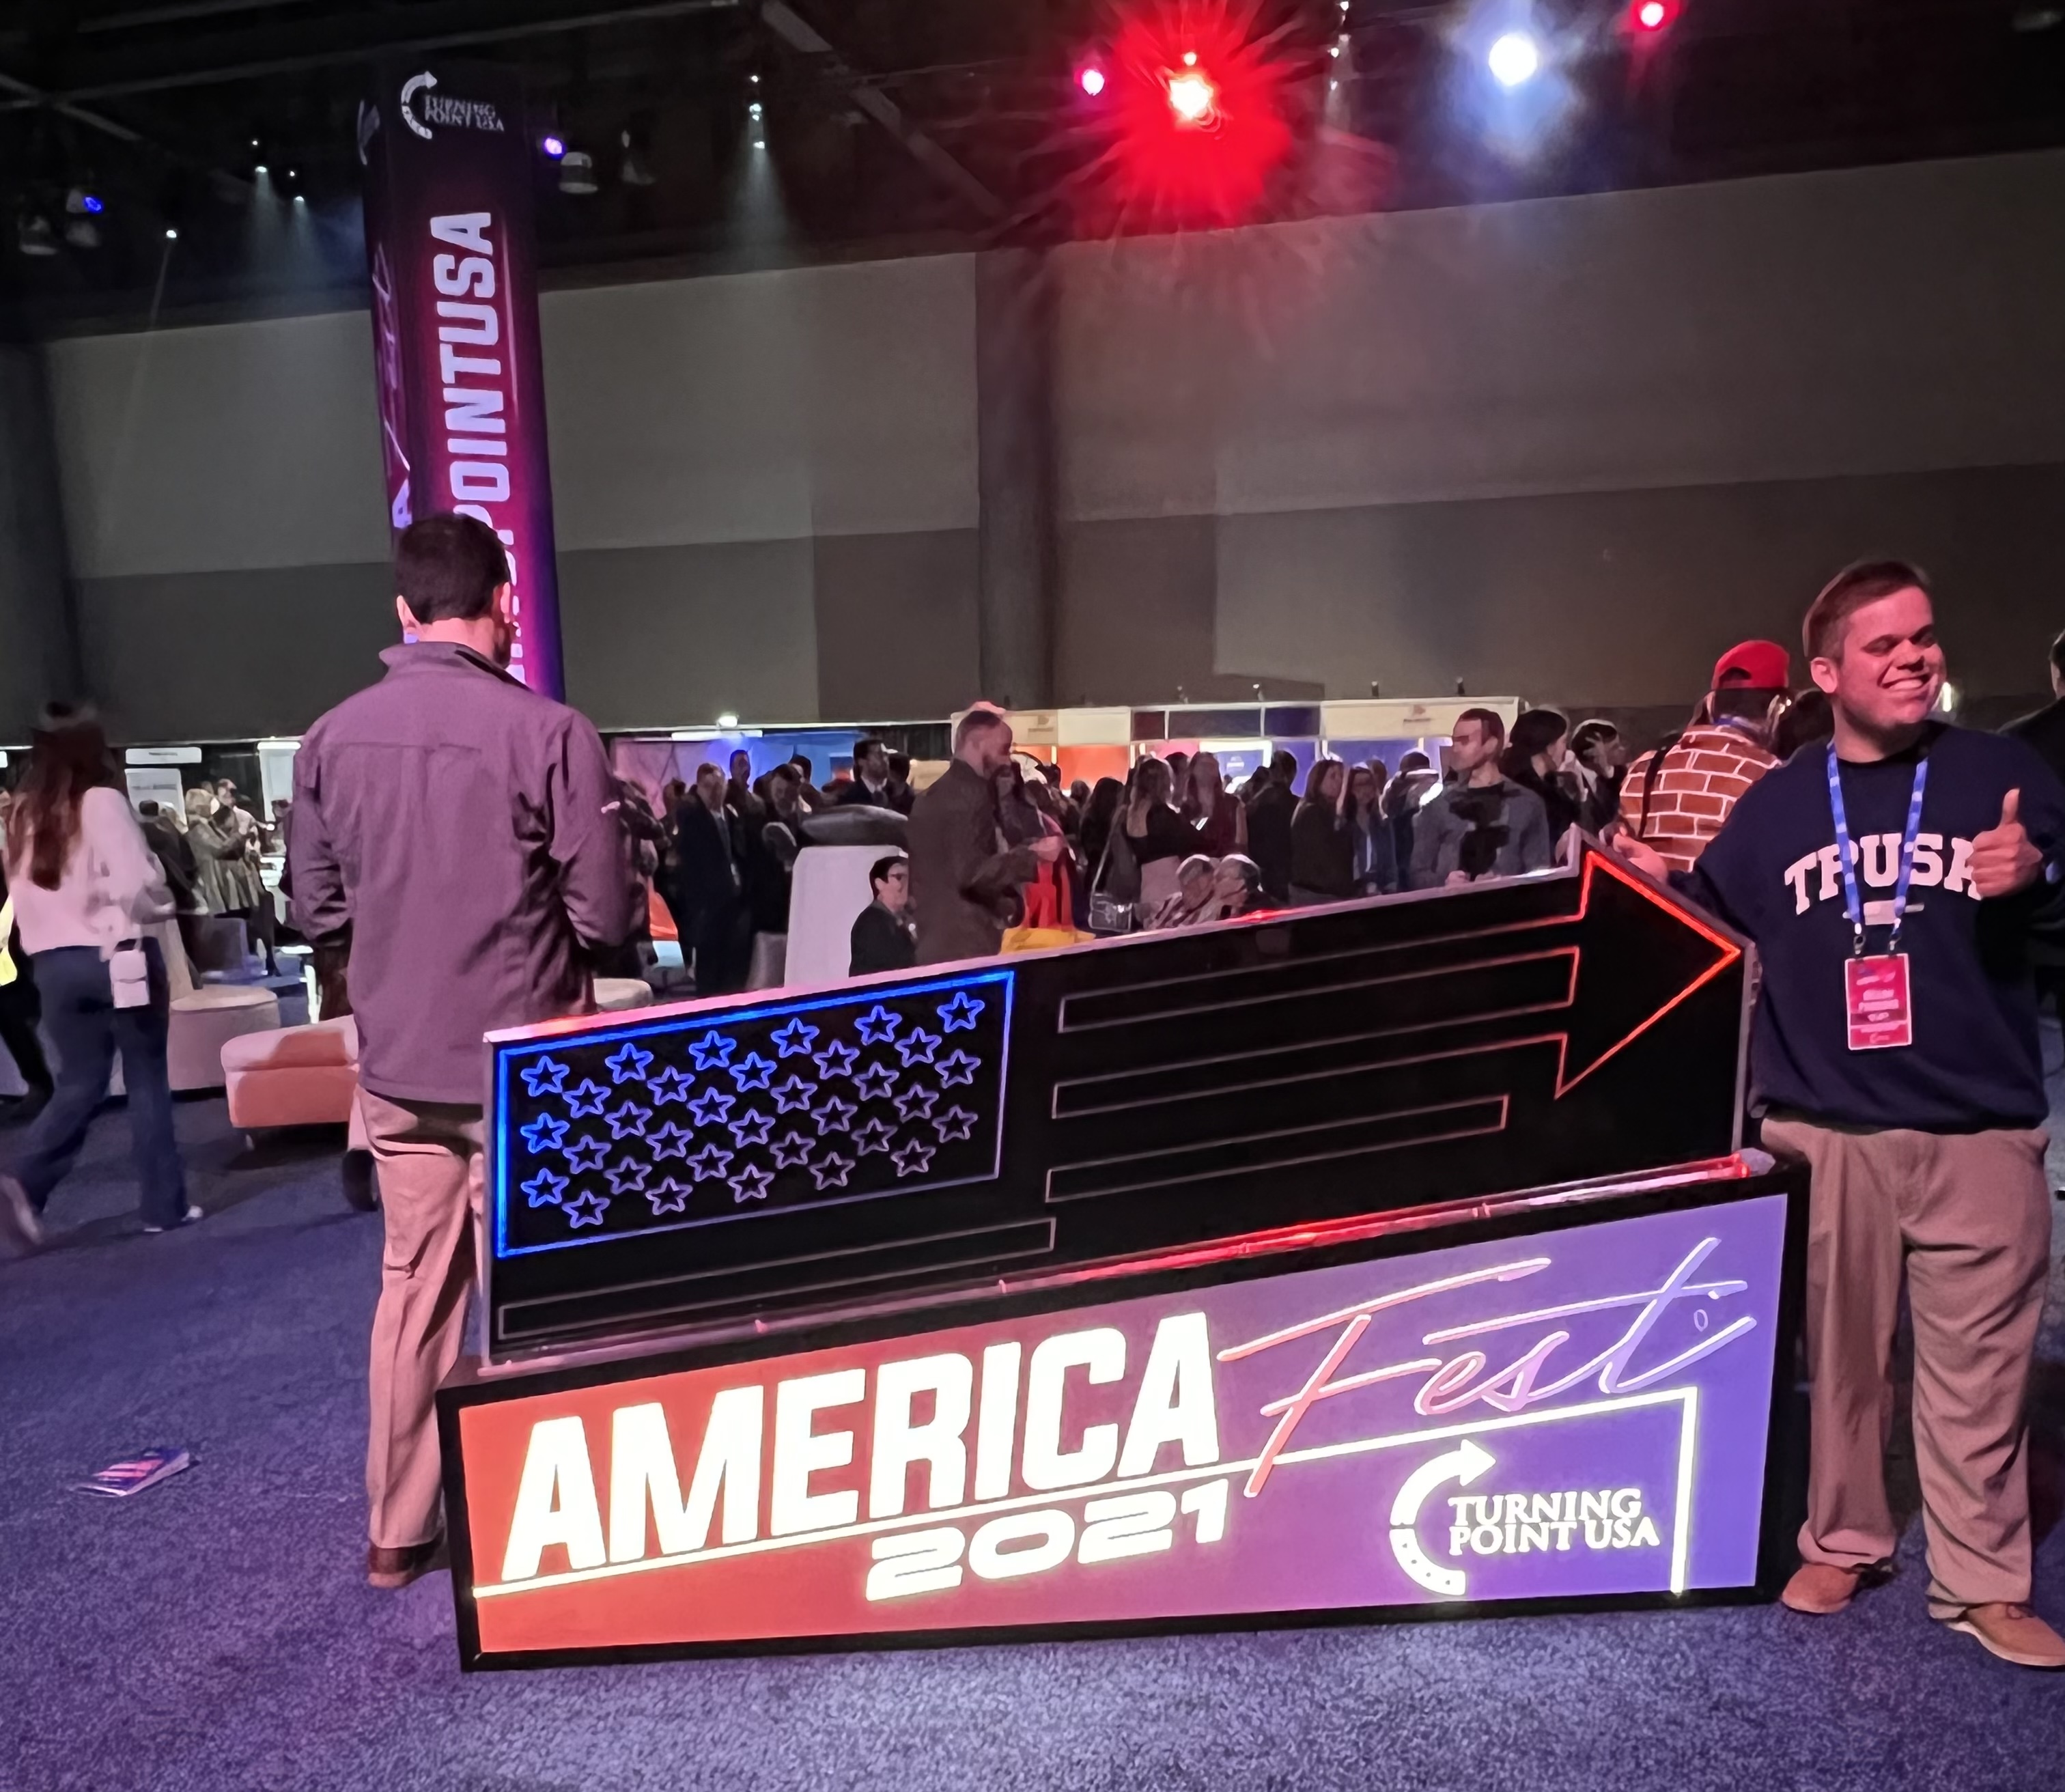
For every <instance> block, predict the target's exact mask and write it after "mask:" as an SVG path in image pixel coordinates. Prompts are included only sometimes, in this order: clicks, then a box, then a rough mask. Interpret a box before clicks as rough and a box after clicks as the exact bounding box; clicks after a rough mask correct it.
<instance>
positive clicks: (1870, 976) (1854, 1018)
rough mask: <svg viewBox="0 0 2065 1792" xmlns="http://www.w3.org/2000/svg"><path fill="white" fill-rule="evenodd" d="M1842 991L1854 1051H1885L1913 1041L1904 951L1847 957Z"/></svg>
mask: <svg viewBox="0 0 2065 1792" xmlns="http://www.w3.org/2000/svg"><path fill="white" fill-rule="evenodd" d="M1843 993H1844V996H1845V998H1846V1005H1847V1006H1848V1007H1849V1018H1850V1050H1852V1051H1853V1052H1871V1051H1882V1050H1885V1048H1886V1047H1888V1046H1911V1045H1913V1043H1914V1010H1913V1007H1912V1006H1911V1005H1909V1001H1908V993H1907V954H1906V953H1904V952H1889V953H1879V954H1878V955H1877V956H1876V957H1870V958H1846V959H1845V960H1844V961H1843Z"/></svg>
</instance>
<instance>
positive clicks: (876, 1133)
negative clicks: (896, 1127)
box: [853, 1119, 890, 1155]
mask: <svg viewBox="0 0 2065 1792" xmlns="http://www.w3.org/2000/svg"><path fill="white" fill-rule="evenodd" d="M889 1135H890V1127H889V1126H888V1123H887V1122H886V1121H883V1120H877V1119H870V1120H863V1122H862V1123H860V1125H859V1127H856V1128H855V1131H854V1135H853V1148H854V1149H855V1151H859V1152H860V1153H861V1154H862V1155H866V1154H867V1152H869V1151H887V1150H888V1149H889Z"/></svg>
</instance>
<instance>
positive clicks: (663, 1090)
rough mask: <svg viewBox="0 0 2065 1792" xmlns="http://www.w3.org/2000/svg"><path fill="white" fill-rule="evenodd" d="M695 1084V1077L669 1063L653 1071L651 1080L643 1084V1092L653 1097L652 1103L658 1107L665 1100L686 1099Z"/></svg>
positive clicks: (680, 1100)
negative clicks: (662, 1068)
mask: <svg viewBox="0 0 2065 1792" xmlns="http://www.w3.org/2000/svg"><path fill="white" fill-rule="evenodd" d="M695 1086H696V1085H695V1079H694V1078H693V1077H691V1076H690V1075H689V1073H688V1072H687V1071H686V1070H682V1069H681V1067H680V1066H678V1065H674V1064H669V1065H668V1066H666V1067H665V1069H664V1070H656V1071H654V1072H653V1080H652V1081H651V1082H649V1083H647V1084H646V1085H645V1092H646V1094H649V1095H650V1096H651V1097H652V1098H653V1106H655V1107H658V1106H661V1105H662V1104H663V1103H665V1102H685V1101H686V1100H687V1099H688V1098H689V1090H691V1089H693V1088H694V1087H695Z"/></svg>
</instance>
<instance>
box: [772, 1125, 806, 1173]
mask: <svg viewBox="0 0 2065 1792" xmlns="http://www.w3.org/2000/svg"><path fill="white" fill-rule="evenodd" d="M809 1162H810V1139H809V1138H808V1137H807V1136H806V1135H805V1134H802V1133H800V1132H798V1131H796V1130H795V1128H794V1127H790V1129H789V1131H786V1132H785V1133H783V1134H782V1136H781V1137H780V1138H779V1139H776V1140H775V1141H774V1167H775V1168H776V1169H778V1170H800V1169H802V1167H803V1166H804V1165H805V1164H806V1163H809Z"/></svg>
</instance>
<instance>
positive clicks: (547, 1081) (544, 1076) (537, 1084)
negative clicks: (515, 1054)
mask: <svg viewBox="0 0 2065 1792" xmlns="http://www.w3.org/2000/svg"><path fill="white" fill-rule="evenodd" d="M517 1074H518V1075H519V1076H521V1077H522V1078H523V1093H524V1094H527V1095H528V1096H530V1097H531V1098H533V1099H534V1100H535V1098H537V1097H538V1096H539V1095H556V1094H559V1093H560V1090H562V1089H564V1087H565V1086H566V1082H567V1067H566V1066H565V1065H564V1063H562V1062H560V1060H559V1059H558V1058H539V1060H538V1062H536V1063H535V1064H527V1065H525V1066H523V1069H522V1070H519V1072H518V1073H517Z"/></svg>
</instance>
